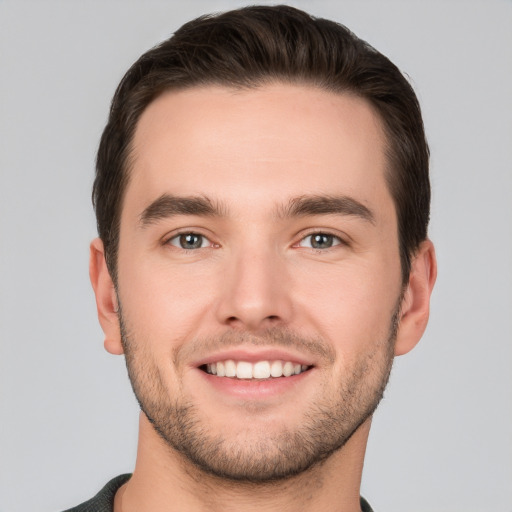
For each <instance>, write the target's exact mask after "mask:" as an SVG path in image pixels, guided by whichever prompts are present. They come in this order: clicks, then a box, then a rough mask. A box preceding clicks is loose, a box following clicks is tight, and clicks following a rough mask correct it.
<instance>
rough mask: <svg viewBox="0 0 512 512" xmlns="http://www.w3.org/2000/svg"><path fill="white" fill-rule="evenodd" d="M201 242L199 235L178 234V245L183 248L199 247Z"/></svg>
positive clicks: (201, 238)
mask: <svg viewBox="0 0 512 512" xmlns="http://www.w3.org/2000/svg"><path fill="white" fill-rule="evenodd" d="M202 243H203V237H202V236H201V235H195V234H193V233H188V234H186V235H181V236H180V245H181V247H183V249H199V248H200V247H201V245H202Z"/></svg>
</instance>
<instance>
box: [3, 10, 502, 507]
mask: <svg viewBox="0 0 512 512" xmlns="http://www.w3.org/2000/svg"><path fill="white" fill-rule="evenodd" d="M246 3H247V2H246ZM263 3H265V2H263ZM243 4H244V2H239V1H227V0H225V1H220V0H219V1H188V2H181V1H179V2H172V1H154V0H145V1H138V2H134V1H127V0H124V1H99V0H98V1H93V0H81V1H70V0H68V1H64V0H63V1H50V0H47V1H34V2H28V1H19V0H18V1H5V0H3V1H2V0H0V173H1V175H0V178H1V180H0V250H1V255H0V257H1V260H0V414H1V418H0V511H1V512H27V511H36V510H37V511H41V512H57V511H58V510H62V509H65V508H67V507H70V506H73V505H76V504H78V503H79V502H81V501H83V500H85V499H88V498H90V497H91V496H92V495H94V494H95V493H96V492H97V491H98V490H99V489H100V488H101V487H102V486H103V484H104V483H105V482H106V481H107V480H108V479H110V478H111V477H113V476H115V475H117V474H120V473H123V472H129V471H131V470H132V468H133V465H134V459H135V447H136V438H137V417H138V409H137V405H136V401H135V399H134V398H133V396H132V392H131V389H130V386H129V383H128V379H127V377H126V372H125V368H124V360H123V358H122V357H114V356H111V355H108V354H107V353H106V352H105V351H104V350H103V346H102V342H103V337H102V333H101V331H100V329H99V326H98V323H97V319H96V312H95V305H94V300H93V294H92V291H91V288H90V285H89V280H88V271H87V266H88V244H89V241H90V239H92V238H93V237H94V236H95V234H96V231H95V221H94V216H93V212H92V208H91V203H90V189H91V185H92V180H93V172H94V159H95V150H96V148H97V144H98V140H99V136H100V133H101V131H102V128H103V125H104V123H105V121H106V116H107V111H108V106H109V102H110V99H111V97H112V94H113V92H114V89H115V87H116V85H117V83H118V82H119V80H120V79H121V77H122V75H123V74H124V72H125V71H126V70H127V68H128V67H129V66H130V64H131V63H132V62H133V61H134V60H135V59H136V58H137V57H138V56H139V55H140V54H141V53H143V52H144V51H146V50H147V49H148V48H150V47H151V46H153V45H155V44H156V43H157V42H159V41H161V40H163V39H164V38H167V37H168V36H169V35H170V34H171V33H172V32H173V31H174V30H175V29H176V28H178V27H179V26H180V25H181V24H182V23H184V22H185V21H188V20H189V19H191V18H193V17H196V16H198V15H200V14H204V13H207V12H212V11H220V10H226V9H229V8H234V7H238V6H240V5H243ZM291 4H292V5H295V6H297V7H301V8H304V9H306V10H309V11H310V12H311V13H313V14H315V15H319V16H323V17H329V18H332V19H335V20H337V21H340V22H342V23H344V24H345V25H347V26H348V27H349V28H351V29H352V30H353V31H354V32H355V33H356V34H358V35H359V36H360V37H362V38H363V39H366V40H367V41H369V42H370V43H371V44H372V45H374V46H375V47H376V48H378V49H379V50H380V51H381V52H383V53H384V54H386V55H388V56H389V57H390V58H391V59H392V60H393V61H394V62H395V63H396V64H397V65H398V66H399V68H400V69H401V70H403V71H404V72H405V73H406V74H407V75H408V76H409V77H410V80H411V82H412V83H413V86H414V88H415V90H416V91H417V93H418V96H419V98H420V102H421V103H422V106H423V112H424V119H425V124H426V130H427V134H428V138H429V141H430V145H431V151H432V187H433V204H432V222H431V230H430V235H431V238H432V239H433V240H434V242H435V243H436V246H437V253H438V258H439V279H438V282H437V286H436V289H435V293H434V296H433V300H432V312H431V322H430V325H429V328H428V330H427V333H426V334H425V336H424V338H423V340H422V341H421V342H420V344H419V345H418V347H417V348H416V349H415V350H414V351H413V352H412V353H410V354H409V355H407V356H404V357H402V358H399V359H398V360H397V361H396V363H395V367H394V370H393V373H392V377H391V383H390V386H389V388H388V390H387V392H386V396H385V399H384V401H383V403H382V404H381V406H380V408H379V410H378V412H377V413H376V415H375V418H374V424H373V428H372V433H371V438H370V442H369V446H368V453H367V458H366V463H365V469H364V478H363V486H362V494H363V495H364V496H366V497H367V498H368V500H369V501H370V503H372V505H373V507H374V508H375V510H376V512H385V511H388V512H406V511H407V512H410V511H414V512H434V511H435V512H444V511H446V512H487V511H490V510H493V511H494V510H496V511H512V371H511V367H512V320H511V319H512V2H510V1H505V0H501V1H500V0H485V1H467V0H466V1H463V2H457V1H446V0H444V1H428V2H423V1H422V2H420V1H414V0H409V1H391V0H388V1H384V0H379V1H295V2H291Z"/></svg>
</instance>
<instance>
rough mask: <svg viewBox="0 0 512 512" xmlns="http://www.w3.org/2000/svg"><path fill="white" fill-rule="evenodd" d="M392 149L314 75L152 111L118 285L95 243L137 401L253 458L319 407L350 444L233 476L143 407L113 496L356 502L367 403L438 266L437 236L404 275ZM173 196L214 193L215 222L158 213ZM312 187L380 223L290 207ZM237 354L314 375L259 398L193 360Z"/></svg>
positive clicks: (111, 332) (243, 503)
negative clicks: (168, 435) (130, 467)
mask: <svg viewBox="0 0 512 512" xmlns="http://www.w3.org/2000/svg"><path fill="white" fill-rule="evenodd" d="M384 147H385V137H384V134H383V130H382V126H381V123H380V120H379V119H378V117H377V115H376V114H375V113H374V111H373V110H372V108H371V107H370V106H369V105H368V104H367V103H366V102H365V101H363V100H361V99H359V98H355V97H353V96H349V95H340V94H333V93H329V92H326V91H322V90H319V89H316V88H311V87H305V86H292V85H288V84H274V85H268V86H264V87H260V88H256V89H252V90H246V91H235V90H232V89H228V88H224V87H207V88H206V87H205V88H193V89H188V90H185V91H180V92H169V93H166V94H164V95H162V96H161V97H159V98H158V99H156V100H155V101H154V102H153V103H152V104H150V105H149V107H148V108H147V109H146V111H145V112H144V113H143V114H142V116H141V119H140V121H139V124H138V126H137V130H136V133H135V137H134V144H133V156H134V160H133V168H132V172H131V177H130V181H129V184H128V187H127V190H126V194H125V199H124V203H123V209H122V215H121V229H120V243H119V260H118V289H117V292H116V290H115V289H114V286H113V283H112V280H111V278H110V276H109V273H108V270H107V267H106V264H105V258H104V252H103V246H102V243H101V241H100V240H99V239H97V240H94V241H93V242H92V244H91V264H90V274H91V281H92V284H93V287H94V290H95V293H96V299H97V307H98V315H99V319H100V323H101V325H102V328H103V330H104V333H105V347H106V349H107V350H108V351H109V352H111V353H114V354H121V353H123V351H124V350H125V349H127V348H128V349H129V353H128V354H127V361H128V366H129V368H130V367H131V373H133V374H135V375H136V376H137V378H136V379H135V380H138V383H136V384H135V387H137V386H139V388H140V389H139V393H138V396H139V400H140V399H141V396H142V398H143V399H144V400H146V401H151V400H153V401H155V400H156V401H157V402H159V403H161V402H165V401H166V402H168V403H171V404H174V403H176V402H180V401H181V402H182V403H187V404H189V405H192V406H193V408H194V411H195V416H194V419H195V420H196V421H197V422H199V424H200V425H202V426H203V427H205V428H206V432H207V438H208V439H209V440H212V439H217V440H219V439H221V440H222V441H223V442H224V445H225V447H226V453H228V454H229V453H232V451H233V450H235V449H237V450H239V451H238V455H239V456H240V457H241V458H242V459H243V460H244V458H245V459H247V460H251V457H252V458H254V456H255V454H256V453H260V452H261V446H262V443H263V445H264V446H265V447H266V448H265V450H264V451H263V453H266V452H267V451H268V453H269V454H270V455H272V454H273V455H275V454H276V453H277V451H278V447H279V445H278V441H277V440H278V439H280V437H279V436H280V435H281V434H282V433H283V432H295V431H297V430H298V429H300V427H301V426H302V425H304V422H305V421H307V417H308V413H310V412H311V411H312V410H314V407H315V405H317V404H321V405H323V406H325V407H326V408H329V407H330V408H332V410H335V411H338V412H339V413H340V415H342V414H344V415H345V416H344V417H345V419H346V417H348V418H349V419H348V420H346V425H345V424H343V425H342V426H341V427H340V431H341V430H343V432H344V435H345V437H348V436H350V438H349V439H348V441H347V440H346V439H344V441H346V442H345V444H344V445H343V447H342V448H340V449H337V450H334V451H333V452H332V453H330V455H329V456H328V457H327V459H326V460H324V461H323V462H322V463H317V464H313V465H311V466H310V467H309V468H307V469H304V470H303V471H302V472H299V474H297V475H295V476H293V477H289V478H285V479H281V480H278V481H274V482H270V481H267V482H259V483H251V482H248V481H245V482H243V481H242V482H240V481H239V482H233V480H232V479H229V478H221V477H219V476H215V475H212V474H211V473H207V472H205V471H204V469H201V468H198V467H197V465H196V464H194V463H193V462H191V460H190V458H189V457H187V456H184V455H183V454H181V453H180V452H178V451H177V450H175V449H174V448H172V446H169V443H168V442H166V441H165V440H164V439H162V437H161V436H160V435H158V433H157V432H156V431H155V429H154V428H153V426H152V424H151V423H150V422H149V421H148V418H147V417H146V415H145V414H143V413H142V414H141V417H140V434H139V448H138V456H137V464H136V468H135V471H134V474H133V477H132V478H131V480H130V481H129V482H128V483H127V484H126V485H125V486H123V488H121V490H120V491H119V492H118V494H117V495H116V501H115V511H116V512H119V511H121V510H122V511H123V512H131V511H134V510H144V509H145V510H152V511H154V512H159V511H162V512H163V511H166V512H168V511H177V510H187V511H203V510H209V511H212V510H214V511H215V510H223V511H230V510H237V511H250V510H258V511H260V510H280V511H283V510H284V511H286V510H294V511H305V510H325V511H338V510H343V511H348V512H351V511H358V510H360V507H359V487H360V480H361V472H362V466H363V459H364V452H365V447H366V442H367V437H368V433H369V428H370V422H371V412H372V410H370V409H369V405H368V404H369V403H370V402H372V400H373V401H376V402H378V399H379V398H380V394H379V393H380V392H381V388H383V386H384V385H385V383H386V381H387V377H388V373H389V369H390V366H391V362H392V358H393V355H399V354H403V353H406V352H408V351H409V350H411V349H412V348H413V347H414V346H415V344H416V343H417V342H418V341H419V339H420V337H421V335H422V334H423V331H424V329H425V327H426V324H427V320H428V312H429V299H430V294H431V291H432V288H433V285H434V282H435V277H436V262H435V254H434V249H433V246H432V243H431V242H430V241H428V240H426V241H425V242H424V243H423V244H422V245H421V246H420V248H419V249H418V251H417V253H416V254H415V256H414V258H413V261H412V269H411V275H410V279H409V283H408V284H407V285H406V286H405V289H404V288H403V286H402V282H401V273H400V258H399V252H398V235H397V222H396V212H395V208H394V204H393V201H392V199H391V196H390V194H389V191H388V189H387V187H386V183H385V178H384V176H385V172H386V164H387V162H386V158H385V152H384ZM162 194H169V195H172V196H180V197H186V198H190V197H194V198H197V197H208V198H209V200H210V203H211V204H213V205H215V206H219V208H218V209H219V212H218V213H220V214H221V215H204V214H201V215H200V214H197V213H193V212H192V213H191V212H189V213H186V214H184V213H181V214H179V215H176V214H173V215H162V214H161V212H160V213H159V214H158V215H152V214H151V209H149V210H148V208H149V207H150V205H152V204H154V202H155V201H156V200H157V199H158V198H160V197H161V196H162ZM304 196H308V197H314V198H319V197H320V198H326V197H328V198H332V197H338V198H339V197H342V198H349V199H350V200H351V201H352V202H353V203H351V204H352V205H353V204H357V205H361V206H362V207H363V208H364V209H365V211H367V212H369V213H370V216H371V218H370V217H369V216H366V217H365V216H364V215H361V214H360V212H359V213H357V212H355V211H354V209H353V208H352V209H350V208H348V211H349V214H347V210H344V211H342V212H341V213H340V211H338V212H330V213H313V212H311V211H309V212H307V213H305V214H304V213H303V214H301V215H297V214H296V212H295V214H292V215H290V214H288V215H285V212H288V213H290V204H294V203H293V202H294V201H295V202H296V201H297V198H303V197H304ZM148 211H149V214H148ZM167 213H169V211H167ZM174 213H175V212H174ZM365 215H366V214H365ZM141 216H142V217H141ZM141 219H145V220H141ZM191 232H192V233H197V234H200V235H202V236H203V237H204V238H203V243H202V246H201V247H200V248H198V249H194V250H191V249H189V250H184V249H182V248H181V247H180V239H179V236H178V235H180V234H183V233H191ZM319 233H324V234H327V235H329V236H332V237H333V238H329V239H328V240H329V241H330V242H332V247H321V248H314V247H312V246H311V242H312V239H311V235H312V234H319ZM327 245H329V244H327ZM120 307H121V309H122V314H123V322H124V331H125V332H124V335H125V340H124V344H123V343H122V341H121V326H120V312H119V308H120ZM397 312H398V313H399V315H398V318H397V320H398V322H399V326H398V329H397V330H396V333H395V332H393V329H392V327H393V315H394V314H395V313H397ZM272 333H278V334H279V335H280V336H281V335H282V334H283V333H285V334H286V333H288V334H289V333H292V334H293V335H296V336H300V337H301V339H303V340H306V341H308V342H309V344H308V343H301V342H299V341H296V340H295V338H293V337H292V338H290V339H291V340H292V341H289V342H287V343H284V342H283V340H282V336H281V338H280V336H277V337H272ZM128 339H129V340H128ZM294 340H295V341H294ZM315 340H316V343H317V345H318V346H319V347H321V350H319V351H315V350H314V348H313V347H314V346H315ZM226 350H228V351H233V350H237V351H238V352H237V354H238V353H239V354H241V355H240V358H241V359H244V358H245V357H253V356H254V358H255V359H256V360H257V359H258V358H260V359H268V358H269V357H266V355H268V354H271V353H273V352H272V351H276V350H278V351H280V352H279V358H281V356H282V358H283V359H286V358H287V357H289V358H295V359H300V360H301V361H303V362H305V363H306V364H308V366H309V367H310V370H309V371H307V372H305V373H304V374H302V375H300V376H297V377H300V378H295V380H293V381H290V382H291V384H288V385H280V384H279V385H278V384H276V383H274V384H275V386H274V387H272V385H271V386H270V387H269V389H268V390H267V391H265V392H263V391H261V390H259V388H258V387H257V386H256V385H253V384H249V385H248V386H245V387H243V386H242V387H240V386H238V385H237V384H236V383H235V382H234V381H233V380H231V382H228V383H227V386H224V387H219V386H217V385H216V384H215V382H218V381H215V382H214V381H212V379H219V378H218V377H213V376H206V374H205V373H204V372H203V371H201V370H200V369H199V368H198V364H199V363H200V362H205V361H211V360H215V359H216V358H217V357H220V356H219V354H222V353H225V351H226ZM230 353H231V352H230ZM261 354H264V355H265V357H263V356H261ZM283 354H284V355H283ZM260 356H261V357H260ZM132 377H133V375H132ZM133 380H134V379H133V378H132V381H133ZM223 381H224V382H226V379H223ZM281 382H282V381H281ZM136 390H137V389H136ZM349 390H353V391H354V392H353V393H349V392H348V391H349ZM352 395H353V396H352ZM154 397H157V398H156V399H155V398H154ZM375 405H376V403H375ZM349 409H350V410H351V411H352V410H353V414H350V415H347V414H346V411H347V410H349ZM349 420H350V421H349ZM344 421H345V420H344ZM361 422H362V423H361ZM338 423H341V416H340V421H339V422H338ZM354 429H355V431H354ZM340 435H341V434H340ZM224 445H223V446H224ZM258 447H259V448H260V450H259V451H258Z"/></svg>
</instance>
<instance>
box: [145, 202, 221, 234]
mask: <svg viewBox="0 0 512 512" xmlns="http://www.w3.org/2000/svg"><path fill="white" fill-rule="evenodd" d="M175 215H198V216H201V217H224V216H225V215H226V209H225V208H224V207H223V206H222V205H221V204H220V203H214V202H213V201H212V200H211V199H209V198H208V197H204V196H197V197H196V196H191V197H183V196H173V195H171V194H162V195H161V196H160V197H159V198H158V199H155V200H154V201H153V202H152V203H151V204H150V205H149V206H148V207H147V208H145V209H144V211H143V212H142V213H141V214H140V223H141V226H142V227H146V226H148V225H149V224H152V223H154V222H157V221H159V220H162V219H166V218H169V217H174V216H175Z"/></svg>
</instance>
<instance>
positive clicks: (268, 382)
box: [199, 369, 313, 400]
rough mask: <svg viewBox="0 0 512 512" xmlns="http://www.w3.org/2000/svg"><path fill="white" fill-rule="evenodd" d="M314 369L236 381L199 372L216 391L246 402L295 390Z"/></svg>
mask: <svg viewBox="0 0 512 512" xmlns="http://www.w3.org/2000/svg"><path fill="white" fill-rule="evenodd" d="M312 371H313V369H309V370H307V371H305V372H302V373H299V374H298V375H292V376H290V377H276V378H270V379H261V380H260V379H235V378H232V377H217V376H216V375H211V374H209V373H206V372H204V371H202V370H199V372H200V373H201V374H202V375H203V378H204V379H206V381H207V383H208V384H210V385H211V386H212V387H213V388H214V389H216V390H218V391H220V392H222V393H226V394H229V395H232V396H235V397H238V398H243V399H245V400H258V399H260V400H261V399H265V398H270V397H273V396H275V395H279V394H282V393H286V392H287V391H289V390H293V388H295V387H296V386H298V385H299V384H300V383H301V382H302V381H304V380H305V379H307V378H308V377H309V376H310V375H311V373H312Z"/></svg>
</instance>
